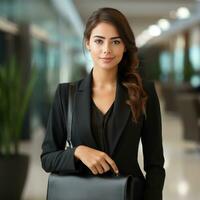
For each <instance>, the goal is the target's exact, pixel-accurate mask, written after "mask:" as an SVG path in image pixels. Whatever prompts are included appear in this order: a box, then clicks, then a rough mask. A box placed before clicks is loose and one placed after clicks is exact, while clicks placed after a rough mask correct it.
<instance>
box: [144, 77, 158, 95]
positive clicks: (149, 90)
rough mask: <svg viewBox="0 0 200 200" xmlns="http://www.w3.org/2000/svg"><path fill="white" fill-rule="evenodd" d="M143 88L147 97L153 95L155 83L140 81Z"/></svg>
mask: <svg viewBox="0 0 200 200" xmlns="http://www.w3.org/2000/svg"><path fill="white" fill-rule="evenodd" d="M142 84H143V88H144V90H145V92H146V93H147V94H148V95H152V94H154V93H155V92H156V91H155V83H154V81H152V80H142Z"/></svg>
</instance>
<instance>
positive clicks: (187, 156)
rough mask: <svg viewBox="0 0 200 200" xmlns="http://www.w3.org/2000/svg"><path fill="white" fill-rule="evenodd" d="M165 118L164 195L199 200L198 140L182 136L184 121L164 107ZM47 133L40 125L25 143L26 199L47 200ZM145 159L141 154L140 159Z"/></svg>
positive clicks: (178, 199)
mask: <svg viewBox="0 0 200 200" xmlns="http://www.w3.org/2000/svg"><path fill="white" fill-rule="evenodd" d="M161 107H162V106H161ZM162 122H163V145H164V153H165V169H166V180H165V186H164V191H163V197H164V198H163V199H164V200H199V199H200V151H198V150H197V146H196V145H195V144H193V143H189V142H185V141H184V140H183V139H182V135H181V133H182V126H181V121H180V119H179V118H178V117H177V116H173V115H172V114H169V113H165V112H164V110H163V109H162ZM43 136H44V133H43V130H41V129H38V130H37V131H36V132H35V134H34V135H33V140H32V142H31V143H29V144H27V143H25V144H23V145H22V151H24V152H28V153H29V154H30V155H31V163H30V169H29V175H28V179H27V183H26V187H25V190H24V193H23V200H45V193H46V187H47V178H48V174H46V173H45V172H44V171H42V169H41V167H40V160H39V155H40V152H41V143H42V140H43ZM140 154H141V148H140ZM141 159H142V157H141V155H140V157H139V160H140V163H141V161H142V160H141Z"/></svg>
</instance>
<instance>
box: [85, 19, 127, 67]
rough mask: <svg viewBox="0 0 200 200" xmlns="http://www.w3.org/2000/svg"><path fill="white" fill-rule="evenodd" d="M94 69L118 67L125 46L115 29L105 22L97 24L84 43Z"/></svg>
mask: <svg viewBox="0 0 200 200" xmlns="http://www.w3.org/2000/svg"><path fill="white" fill-rule="evenodd" d="M86 47H87V49H88V50H89V52H90V54H91V57H92V60H93V64H94V67H100V68H103V69H111V68H115V67H117V66H118V64H119V62H120V61H121V59H122V57H123V54H124V52H125V45H124V43H123V41H122V39H121V38H120V36H119V33H118V32H117V30H116V28H115V27H114V26H113V25H111V24H109V23H105V22H101V23H99V24H98V25H97V26H96V27H95V28H94V29H93V30H92V32H91V35H90V39H89V40H87V41H86Z"/></svg>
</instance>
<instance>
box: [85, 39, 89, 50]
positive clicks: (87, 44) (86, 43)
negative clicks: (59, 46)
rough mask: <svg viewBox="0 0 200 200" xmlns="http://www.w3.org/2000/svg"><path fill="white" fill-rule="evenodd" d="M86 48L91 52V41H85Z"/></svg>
mask: <svg viewBox="0 0 200 200" xmlns="http://www.w3.org/2000/svg"><path fill="white" fill-rule="evenodd" d="M85 46H86V48H87V50H88V51H90V42H89V40H86V41H85Z"/></svg>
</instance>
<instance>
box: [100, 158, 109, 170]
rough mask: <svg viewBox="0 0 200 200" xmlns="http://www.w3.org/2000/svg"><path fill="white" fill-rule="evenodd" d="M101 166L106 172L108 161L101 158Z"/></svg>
mask: <svg viewBox="0 0 200 200" xmlns="http://www.w3.org/2000/svg"><path fill="white" fill-rule="evenodd" d="M101 166H102V168H103V171H104V172H107V171H109V170H110V166H109V165H108V163H107V162H106V161H105V160H103V161H102V162H101Z"/></svg>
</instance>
